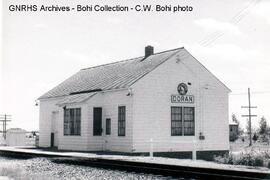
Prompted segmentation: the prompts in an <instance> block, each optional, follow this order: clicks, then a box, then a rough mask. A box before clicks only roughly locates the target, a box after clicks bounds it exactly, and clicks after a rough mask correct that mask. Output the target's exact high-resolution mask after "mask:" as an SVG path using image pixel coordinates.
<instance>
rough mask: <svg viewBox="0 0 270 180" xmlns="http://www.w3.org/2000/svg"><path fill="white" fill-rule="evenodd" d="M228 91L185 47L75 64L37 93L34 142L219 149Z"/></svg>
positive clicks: (84, 147)
mask: <svg viewBox="0 0 270 180" xmlns="http://www.w3.org/2000/svg"><path fill="white" fill-rule="evenodd" d="M229 92H230V90H229V89H228V88H227V87H226V86H225V85H224V84H223V83H222V82H221V81H220V80H218V79H217V78H216V77H215V76H214V75H213V74H212V73H211V72H209V71H208V70H207V69H206V68H205V67H204V66H203V65H202V64H201V63H200V62H199V61H198V60H196V59H195V58H194V57H193V56H192V55H191V54H190V53H189V52H188V51H187V50H186V49H185V48H177V49H172V50H168V51H163V52H158V53H154V48H153V47H152V46H147V47H146V48H145V55H144V56H142V57H138V58H133V59H128V60H124V61H119V62H115V63H110V64H105V65H100V66H96V67H90V68H85V69H81V70H80V71H79V72H78V73H76V74H74V75H73V76H71V77H70V78H68V79H67V80H65V81H64V82H62V83H61V84H59V85H58V86H56V87H54V88H53V89H52V90H50V91H49V92H47V93H45V94H44V95H42V96H41V97H40V98H39V101H40V122H39V129H40V139H39V146H40V147H51V146H55V147H58V149H63V150H79V151H118V152H126V153H137V152H138V153H142V152H149V148H150V145H149V144H150V141H151V142H152V144H153V146H152V148H153V151H154V152H160V153H162V152H190V151H192V149H194V148H196V150H197V151H199V152H202V153H203V152H206V153H209V152H210V153H211V152H225V151H227V150H229V139H228V137H229V129H228V127H229V124H228V122H229V120H228V119H229V118H228V93H229Z"/></svg>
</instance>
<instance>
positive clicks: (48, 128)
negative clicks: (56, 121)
mask: <svg viewBox="0 0 270 180" xmlns="http://www.w3.org/2000/svg"><path fill="white" fill-rule="evenodd" d="M59 100H61V98H50V99H43V100H40V102H39V146H40V147H50V145H51V132H52V115H53V114H52V113H53V112H54V111H58V110H59V109H60V108H59V107H58V106H56V105H55V104H56V103H57V102H58V101H59Z"/></svg>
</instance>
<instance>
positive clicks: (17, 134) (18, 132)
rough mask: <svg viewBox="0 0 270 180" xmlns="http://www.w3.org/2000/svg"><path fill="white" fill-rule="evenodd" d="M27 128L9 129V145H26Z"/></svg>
mask: <svg viewBox="0 0 270 180" xmlns="http://www.w3.org/2000/svg"><path fill="white" fill-rule="evenodd" d="M26 133H27V132H26V130H24V129H20V128H11V129H8V130H7V138H6V144H7V146H25V145H26Z"/></svg>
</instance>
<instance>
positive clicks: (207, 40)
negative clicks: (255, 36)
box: [199, 0, 261, 47]
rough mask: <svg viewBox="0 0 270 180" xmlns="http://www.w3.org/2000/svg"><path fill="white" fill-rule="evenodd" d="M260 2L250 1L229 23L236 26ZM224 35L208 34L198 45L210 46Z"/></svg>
mask: <svg viewBox="0 0 270 180" xmlns="http://www.w3.org/2000/svg"><path fill="white" fill-rule="evenodd" d="M260 1H261V0H251V1H250V3H249V4H248V5H247V6H246V7H244V8H243V9H241V10H240V11H239V12H238V13H236V14H235V15H234V16H233V17H232V18H231V19H230V20H229V22H230V23H232V24H234V25H236V24H238V23H239V22H240V21H241V20H242V19H243V18H244V17H245V16H247V15H248V13H249V11H250V9H251V8H252V7H253V6H255V5H256V4H258V3H259V2H260ZM224 34H225V32H223V31H221V30H217V31H215V32H213V33H211V34H209V35H208V36H206V37H205V38H203V39H202V40H200V41H199V44H200V45H202V46H204V47H207V46H210V45H212V44H213V43H214V42H215V41H216V40H217V39H219V38H220V37H222V36H223V35H224Z"/></svg>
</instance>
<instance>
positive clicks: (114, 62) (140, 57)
mask: <svg viewBox="0 0 270 180" xmlns="http://www.w3.org/2000/svg"><path fill="white" fill-rule="evenodd" d="M179 49H184V47H183V46H182V47H179V48H174V49H169V50H166V51H160V52H157V53H154V54H153V55H157V54H162V53H166V52H170V51H175V50H179ZM153 55H151V56H153ZM139 58H144V56H139V57H135V58H129V59H125V60H120V61H115V62H111V63H107V64H101V65H97V66H92V67H88V68H82V69H81V71H84V70H88V69H93V68H97V67H102V66H107V65H112V64H117V63H121V62H125V61H131V60H135V59H139ZM146 59H147V58H146Z"/></svg>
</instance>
